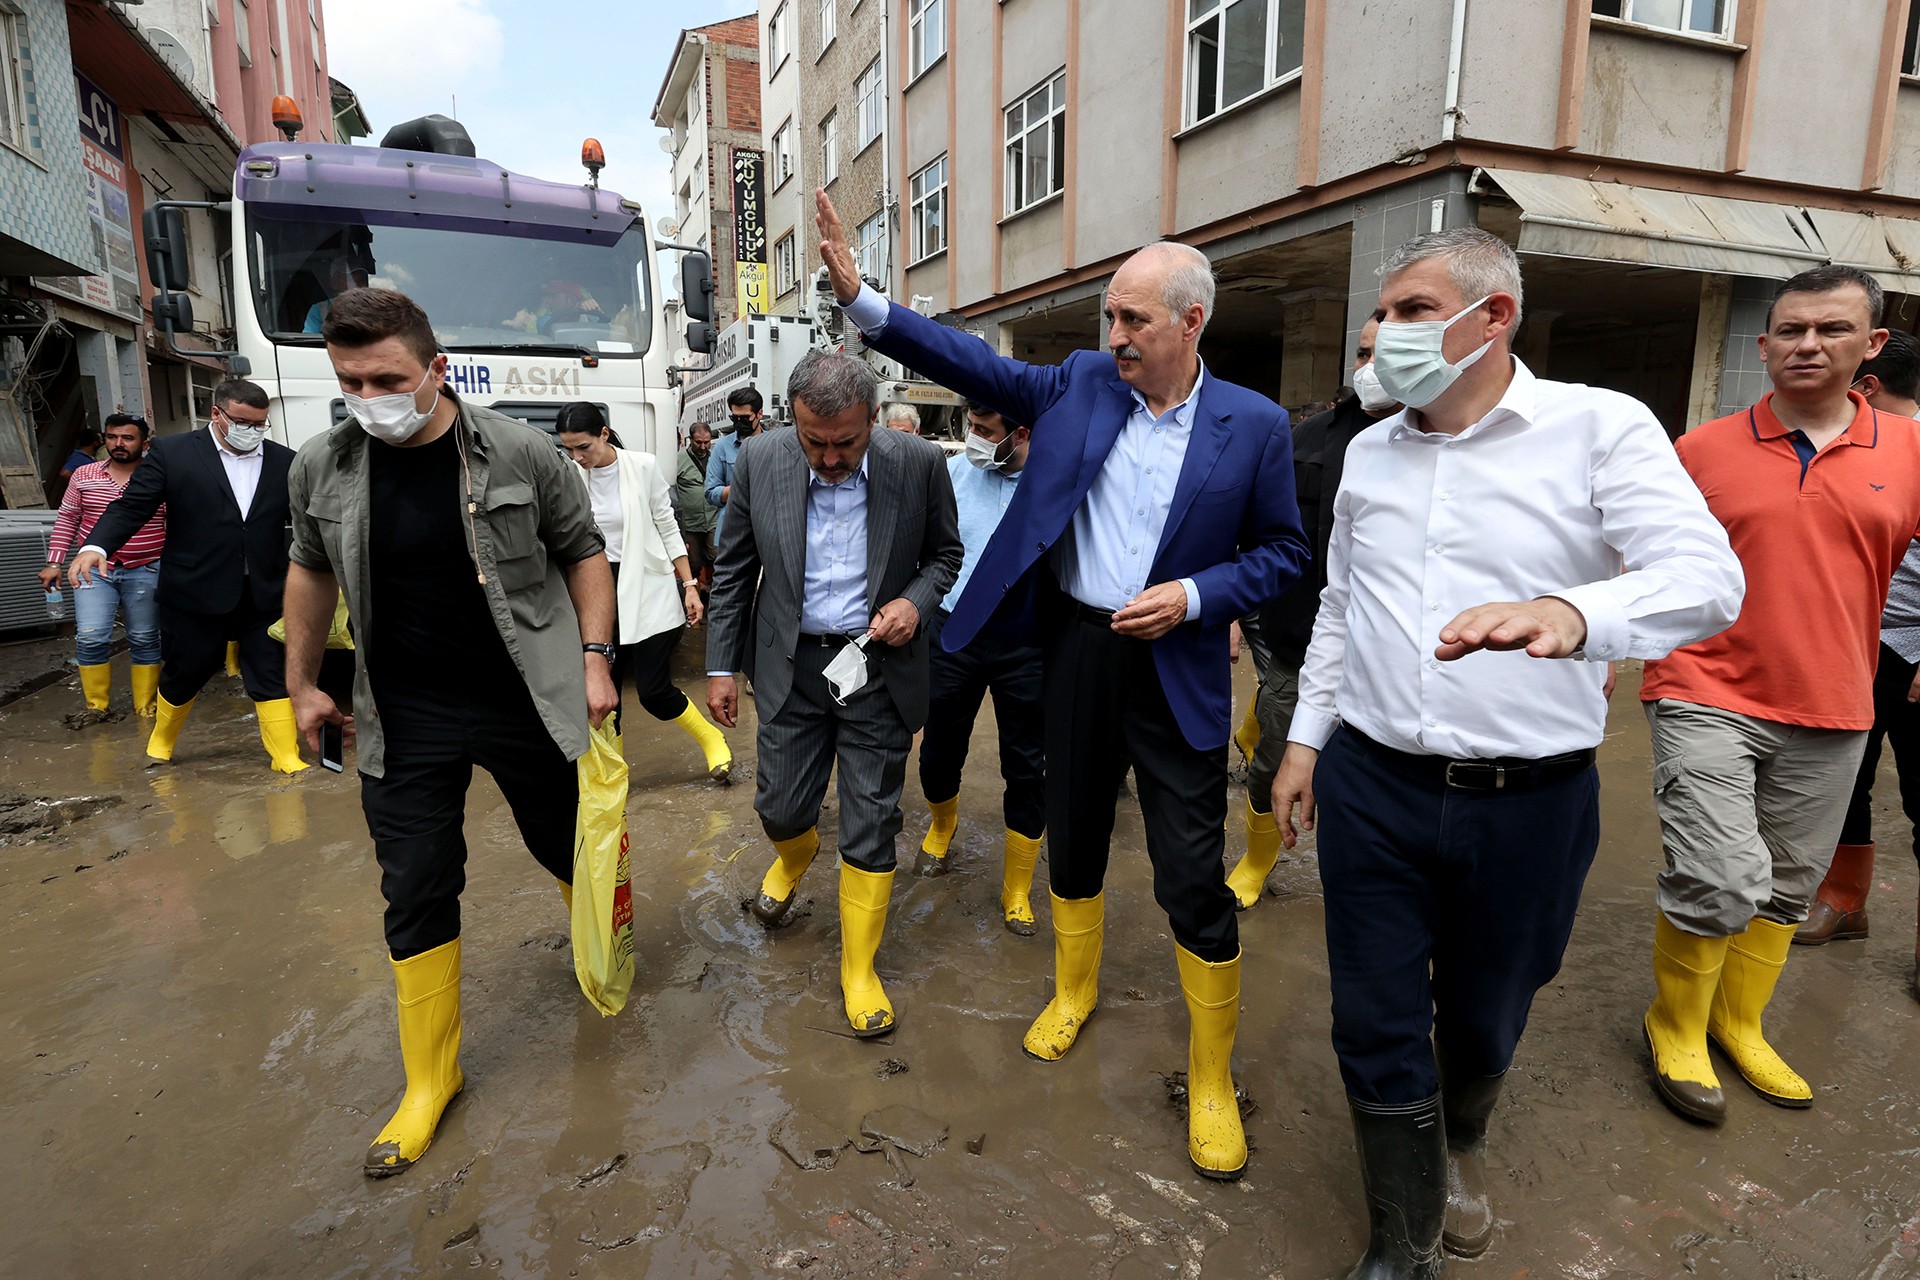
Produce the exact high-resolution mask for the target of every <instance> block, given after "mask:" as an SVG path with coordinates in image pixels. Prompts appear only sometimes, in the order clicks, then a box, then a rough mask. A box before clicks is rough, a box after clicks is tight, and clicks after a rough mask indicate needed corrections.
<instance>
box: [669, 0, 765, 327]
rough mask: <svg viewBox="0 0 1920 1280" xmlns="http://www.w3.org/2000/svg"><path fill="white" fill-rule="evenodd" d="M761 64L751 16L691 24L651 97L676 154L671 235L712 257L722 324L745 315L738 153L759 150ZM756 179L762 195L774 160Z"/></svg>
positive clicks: (715, 303)
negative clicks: (737, 216)
mask: <svg viewBox="0 0 1920 1280" xmlns="http://www.w3.org/2000/svg"><path fill="white" fill-rule="evenodd" d="M760 62H761V57H760V32H759V22H758V21H757V19H756V18H755V16H754V15H753V14H747V15H745V16H744V17H740V18H732V19H729V20H727V21H725V22H714V23H709V24H708V25H707V26H704V27H692V28H689V29H687V30H684V31H682V32H681V33H680V41H679V43H678V44H677V45H675V46H674V51H673V56H672V58H671V59H669V61H668V63H667V74H666V78H665V79H664V80H662V81H661V83H660V93H659V95H658V96H657V97H656V98H655V99H654V103H653V122H654V124H656V125H658V126H659V127H660V128H662V129H665V130H667V134H668V136H667V138H666V139H665V145H666V146H667V148H668V151H669V154H671V155H672V156H673V193H674V195H673V204H674V221H675V222H676V223H678V224H679V231H678V232H677V233H676V234H675V236H674V239H675V240H676V241H678V242H679V243H681V244H688V245H693V246H695V247H696V248H700V249H705V250H706V251H707V252H708V253H710V254H711V255H712V256H713V292H714V301H713V312H714V318H715V320H716V321H717V322H718V323H719V324H720V325H721V326H723V327H724V326H725V325H726V324H727V323H729V322H730V321H732V320H733V319H734V318H735V317H736V316H738V315H739V314H740V296H739V289H738V279H739V273H738V261H739V255H738V246H737V245H736V244H735V235H734V213H735V209H734V173H733V169H734V153H735V152H736V151H742V152H747V153H752V154H758V153H759V152H760V151H761V150H762V143H761V136H760ZM759 181H760V191H761V194H762V199H763V200H764V197H765V192H766V191H767V190H768V189H770V188H771V186H772V185H773V179H772V168H771V165H770V163H766V164H763V165H762V167H761V172H760V179H759ZM749 252H750V254H751V253H752V252H755V250H751V249H750V250H749ZM759 252H764V250H760V251H759Z"/></svg>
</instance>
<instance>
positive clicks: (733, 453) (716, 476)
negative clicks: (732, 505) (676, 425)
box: [707, 430, 740, 547]
mask: <svg viewBox="0 0 1920 1280" xmlns="http://www.w3.org/2000/svg"><path fill="white" fill-rule="evenodd" d="M739 458H740V433H739V431H737V430H735V431H729V432H727V433H726V434H725V435H723V436H721V437H720V438H719V439H717V440H715V441H714V442H713V451H712V452H711V453H709V454H708V455H707V501H708V502H709V503H710V504H712V505H713V507H714V508H715V509H716V510H718V511H719V513H720V514H719V515H717V516H715V517H714V518H713V545H714V546H716V547H717V546H719V545H720V530H721V528H722V527H723V526H724V525H725V524H726V521H727V504H726V501H725V500H724V499H722V498H721V496H720V494H721V491H722V490H724V489H726V488H728V487H729V486H730V485H732V484H733V464H734V463H735V462H737V461H739Z"/></svg>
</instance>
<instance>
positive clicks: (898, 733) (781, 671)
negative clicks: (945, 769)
mask: <svg viewBox="0 0 1920 1280" xmlns="http://www.w3.org/2000/svg"><path fill="white" fill-rule="evenodd" d="M787 402H788V403H789V404H791V405H792V406H793V415H794V426H793V428H792V429H791V430H782V431H775V432H771V433H769V434H764V435H760V436H755V437H754V438H752V439H750V440H747V441H746V442H745V443H744V444H743V445H742V447H741V450H740V457H739V460H738V462H737V463H736V464H735V467H734V472H733V479H732V484H731V486H730V492H729V493H728V496H727V511H728V515H727V521H726V524H725V526H724V531H723V533H722V535H721V539H720V552H719V556H718V559H717V560H716V561H715V563H714V571H713V594H712V597H711V601H710V603H709V605H708V608H707V674H708V677H709V679H708V681H707V708H708V710H709V711H711V712H712V713H713V718H714V719H715V720H717V721H719V722H720V723H721V724H722V725H725V726H726V727H727V728H729V729H730V728H732V727H733V725H734V722H735V717H736V713H737V711H738V707H739V690H738V687H737V684H736V682H735V680H734V672H736V671H745V672H746V673H747V675H748V676H750V677H751V678H752V680H753V688H754V699H755V705H756V707H757V709H758V711H759V715H760V733H759V743H758V746H759V765H758V781H757V789H756V791H755V794H754V800H753V807H754V811H755V812H757V813H758V814H759V815H760V822H761V825H762V826H763V827H764V828H765V829H766V832H767V837H768V838H769V839H771V840H772V841H773V847H774V851H775V854H776V855H777V856H776V857H775V859H774V864H773V866H772V867H771V868H770V869H769V870H768V871H767V874H766V878H765V879H764V880H763V881H762V882H761V885H760V896H759V898H758V899H757V900H756V901H755V903H754V904H753V912H754V914H755V915H756V916H758V917H759V918H760V920H761V921H762V922H763V923H765V924H767V925H768V926H772V925H776V924H778V923H779V922H780V921H781V919H782V918H784V917H785V915H786V914H787V911H788V909H789V908H790V907H791V906H792V905H793V900H794V896H795V894H796V893H797V892H798V886H799V883H800V877H801V876H802V875H804V874H806V870H807V868H808V867H809V866H810V865H812V862H813V857H814V854H816V853H818V852H819V849H820V835H819V830H818V823H819V819H820V802H821V800H822V799H823V798H824V797H825V795H826V790H827V777H828V775H829V774H830V773H832V772H833V768H834V765H835V763H836V761H837V762H838V764H839V767H840V860H841V861H840V988H841V994H842V997H843V998H844V1000H845V1004H846V1014H847V1022H848V1024H849V1025H850V1026H851V1027H852V1028H853V1033H854V1034H855V1035H857V1036H863V1037H864V1036H876V1035H881V1034H884V1033H885V1032H888V1031H891V1030H893V1027H894V1025H895V1024H894V1012H893V1005H892V1003H891V1002H890V1001H889V1000H888V999H887V994H886V992H885V990H883V989H882V987H881V985H880V979H879V977H878V975H877V974H875V972H874V968H873V960H874V956H875V955H876V954H877V953H878V951H879V948H880V937H881V934H882V933H883V932H884V930H885V928H886V923H887V900H888V897H889V896H890V894H891V892H892V889H893V868H894V848H893V843H894V838H895V837H896V836H898V835H899V834H900V824H901V817H900V787H901V784H902V783H903V782H905V781H906V776H907V753H908V752H909V751H910V750H911V749H912V747H913V734H914V731H915V730H917V729H919V728H920V726H921V725H922V724H924V723H925V722H926V718H927V688H928V674H927V635H926V630H925V625H924V624H925V622H926V620H927V619H929V618H931V617H932V616H933V611H934V610H935V609H936V608H937V607H938V606H939V604H940V601H941V598H942V597H943V596H945V595H946V593H947V588H949V587H951V586H952V585H953V580H954V578H955V576H957V575H958V574H959V572H960V561H961V557H962V554H963V548H962V546H961V543H960V527H959V522H958V518H957V516H956V515H955V513H954V503H953V486H952V484H951V483H950V482H949V481H948V479H947V468H946V457H945V455H944V454H943V453H942V452H941V451H940V449H939V447H938V446H937V445H934V444H932V443H931V442H929V441H926V440H922V439H920V438H919V437H917V436H906V435H902V434H901V433H899V432H897V431H875V430H874V429H873V428H874V419H875V415H876V414H877V413H878V411H879V407H880V395H879V385H878V383H877V382H876V381H875V379H874V375H873V371H872V370H871V369H869V368H868V367H867V366H866V365H865V364H864V363H862V362H861V361H860V360H858V359H856V358H855V357H853V356H849V355H844V354H837V353H827V352H812V353H809V354H808V355H807V356H805V357H803V358H802V359H801V361H800V363H799V364H798V365H797V366H795V368H794V371H793V376H792V377H791V379H790V380H789V381H788V383H787ZM848 666H851V667H852V668H854V672H853V674H851V675H850V676H849V675H845V674H843V671H842V669H843V668H844V667H848ZM862 677H864V678H862Z"/></svg>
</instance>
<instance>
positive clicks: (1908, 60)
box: [1900, 4, 1920, 76]
mask: <svg viewBox="0 0 1920 1280" xmlns="http://www.w3.org/2000/svg"><path fill="white" fill-rule="evenodd" d="M1900 74H1901V75H1907V76H1920V4H1916V5H1914V6H1912V7H1911V8H1909V9H1908V10H1907V43H1906V47H1905V48H1904V49H1903V50H1902V51H1901V53H1900Z"/></svg>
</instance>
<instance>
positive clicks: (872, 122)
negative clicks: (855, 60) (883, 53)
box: [853, 58, 885, 155]
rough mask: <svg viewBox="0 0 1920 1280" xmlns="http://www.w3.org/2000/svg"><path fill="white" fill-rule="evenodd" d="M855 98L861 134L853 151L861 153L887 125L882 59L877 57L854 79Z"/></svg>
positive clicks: (856, 153)
mask: <svg viewBox="0 0 1920 1280" xmlns="http://www.w3.org/2000/svg"><path fill="white" fill-rule="evenodd" d="M853 99H854V102H855V103H857V104H858V112H859V114H858V116H857V117H856V120H857V123H858V125H859V134H858V135H857V137H856V138H855V140H854V147H853V153H854V154H855V155H859V154H860V153H861V152H862V151H864V150H866V147H867V144H868V143H869V142H872V141H873V140H874V139H875V138H877V137H879V136H880V133H881V130H882V129H883V128H884V127H885V125H884V123H883V122H882V120H881V112H882V110H883V109H884V107H885V104H884V103H883V102H882V101H881V98H880V59H878V58H875V59H874V60H873V61H872V62H869V63H868V64H867V69H866V70H865V71H862V72H861V73H860V78H859V79H858V80H856V81H854V85H853Z"/></svg>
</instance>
